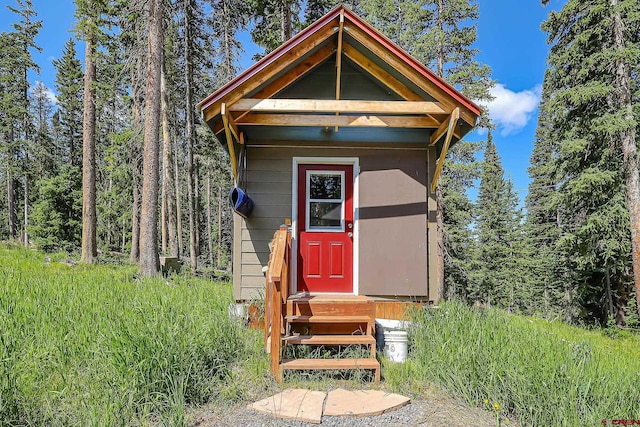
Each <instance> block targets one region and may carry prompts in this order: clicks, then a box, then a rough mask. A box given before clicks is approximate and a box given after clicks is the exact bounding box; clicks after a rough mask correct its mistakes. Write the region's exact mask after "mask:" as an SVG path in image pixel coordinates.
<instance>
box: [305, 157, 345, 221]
mask: <svg viewBox="0 0 640 427" xmlns="http://www.w3.org/2000/svg"><path fill="white" fill-rule="evenodd" d="M306 175H307V176H306V177H305V179H306V184H307V185H306V192H305V193H306V194H305V207H306V209H305V211H306V212H305V213H306V215H305V216H306V218H305V231H307V232H321V233H344V231H345V212H344V209H345V206H344V205H345V173H344V171H336V170H309V171H307V174H306ZM312 175H326V176H339V177H340V199H312V198H311V176H312ZM311 203H340V226H312V225H311Z"/></svg>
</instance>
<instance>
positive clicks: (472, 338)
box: [385, 302, 640, 426]
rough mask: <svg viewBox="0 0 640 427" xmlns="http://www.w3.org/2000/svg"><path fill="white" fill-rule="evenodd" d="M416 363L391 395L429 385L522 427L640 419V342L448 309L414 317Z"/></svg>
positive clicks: (400, 372) (391, 372)
mask: <svg viewBox="0 0 640 427" xmlns="http://www.w3.org/2000/svg"><path fill="white" fill-rule="evenodd" d="M415 321H416V327H415V329H414V330H413V331H412V348H411V352H410V354H411V357H410V361H409V362H408V363H406V364H404V365H395V366H388V367H387V371H386V373H385V378H386V379H387V381H388V383H389V384H390V385H391V387H393V388H395V389H397V390H402V389H404V390H407V388H409V387H410V386H409V385H410V384H411V385H412V386H413V387H414V388H415V389H420V387H421V384H422V383H424V382H427V383H432V384H435V385H437V386H439V387H442V388H444V389H446V390H448V391H449V392H451V393H453V394H455V395H458V396H461V397H463V398H465V399H466V400H467V402H469V403H470V404H472V405H477V406H480V407H485V408H486V409H489V410H491V411H493V410H494V409H493V405H494V403H496V404H497V405H499V409H498V410H497V411H496V412H497V415H498V417H499V418H500V419H505V418H507V417H508V416H515V417H516V418H518V419H519V420H520V422H521V424H523V425H531V426H583V425H600V422H601V420H602V419H609V420H611V419H638V418H640V387H639V386H638V384H640V357H639V356H638V355H640V339H639V338H638V336H634V335H631V334H625V335H624V336H621V337H620V338H617V339H613V338H610V337H608V336H606V333H605V332H603V331H588V330H584V329H580V328H576V327H572V326H568V325H565V324H560V323H553V322H548V321H545V320H541V319H532V318H523V317H519V316H513V315H509V314H506V313H505V312H502V311H500V310H494V309H490V310H481V309H476V308H470V307H468V306H466V305H464V304H462V303H459V302H449V303H446V304H444V305H442V306H441V308H439V309H432V310H425V311H420V312H417V313H415Z"/></svg>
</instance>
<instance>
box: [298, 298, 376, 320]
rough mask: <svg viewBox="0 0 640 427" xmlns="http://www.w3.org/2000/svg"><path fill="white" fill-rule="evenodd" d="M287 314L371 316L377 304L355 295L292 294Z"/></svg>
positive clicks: (373, 315) (374, 312)
mask: <svg viewBox="0 0 640 427" xmlns="http://www.w3.org/2000/svg"><path fill="white" fill-rule="evenodd" d="M287 314H288V315H297V316H347V315H352V316H371V317H375V314H376V305H375V301H374V300H373V299H371V298H368V297H364V296H357V295H356V296H354V295H347V296H344V295H342V296H341V295H312V296H298V295H296V296H292V297H289V299H288V300H287Z"/></svg>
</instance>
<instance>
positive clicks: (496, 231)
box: [470, 133, 521, 308]
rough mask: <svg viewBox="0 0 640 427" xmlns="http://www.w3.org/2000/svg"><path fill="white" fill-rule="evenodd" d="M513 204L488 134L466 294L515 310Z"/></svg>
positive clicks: (515, 225) (516, 227)
mask: <svg viewBox="0 0 640 427" xmlns="http://www.w3.org/2000/svg"><path fill="white" fill-rule="evenodd" d="M517 202H518V199H517V196H516V194H515V193H514V192H513V186H512V184H511V182H510V181H508V180H505V178H504V169H503V168H502V162H501V160H500V157H499V155H498V151H497V149H496V146H495V144H494V143H493V138H492V135H491V133H489V134H488V137H487V145H486V149H485V152H484V160H483V162H482V172H481V177H480V189H479V192H478V200H477V203H476V206H475V212H476V215H475V217H476V227H475V229H476V234H477V243H478V249H477V251H476V257H475V266H476V268H475V272H474V274H473V278H472V287H471V295H470V296H471V298H472V299H473V300H475V301H483V302H486V303H489V304H495V305H499V306H502V307H505V308H515V306H516V305H517V304H516V300H520V298H518V297H519V296H520V295H519V294H520V290H519V288H517V287H518V283H519V281H518V279H517V277H518V275H517V273H516V270H517V264H516V260H517V259H518V258H519V253H518V252H519V247H518V246H517V245H516V244H517V243H518V242H519V241H520V240H521V236H520V224H519V220H520V218H519V213H518V211H517Z"/></svg>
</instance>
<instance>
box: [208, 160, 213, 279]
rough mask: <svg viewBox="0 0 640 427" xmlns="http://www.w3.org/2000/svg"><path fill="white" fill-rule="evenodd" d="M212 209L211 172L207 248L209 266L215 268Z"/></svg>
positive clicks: (209, 176)
mask: <svg viewBox="0 0 640 427" xmlns="http://www.w3.org/2000/svg"><path fill="white" fill-rule="evenodd" d="M211 211H212V209H211V172H209V173H208V174H207V246H208V247H209V264H211V266H212V267H213V235H212V233H213V228H212V227H211V220H212V212H211Z"/></svg>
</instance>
